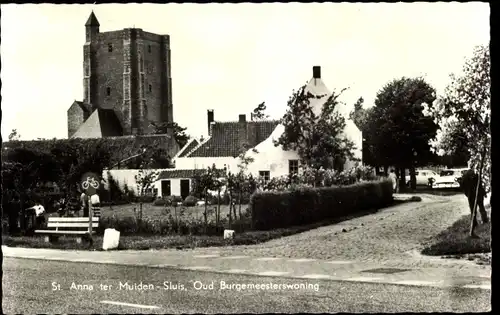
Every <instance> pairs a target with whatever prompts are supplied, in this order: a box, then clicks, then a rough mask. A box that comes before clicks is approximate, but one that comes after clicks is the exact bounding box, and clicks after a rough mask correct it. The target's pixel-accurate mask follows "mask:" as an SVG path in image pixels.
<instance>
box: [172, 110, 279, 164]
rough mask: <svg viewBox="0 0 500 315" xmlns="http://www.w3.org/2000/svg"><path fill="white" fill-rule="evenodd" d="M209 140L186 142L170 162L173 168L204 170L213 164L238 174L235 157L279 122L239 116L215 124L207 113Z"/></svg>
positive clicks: (268, 133)
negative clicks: (235, 118) (248, 119)
mask: <svg viewBox="0 0 500 315" xmlns="http://www.w3.org/2000/svg"><path fill="white" fill-rule="evenodd" d="M207 121H208V138H206V139H200V140H196V139H193V140H191V141H189V142H188V143H187V144H186V145H185V146H184V148H182V149H181V151H179V153H178V154H177V155H176V156H174V158H173V160H174V163H175V168H176V169H206V168H207V167H211V166H212V165H213V164H215V166H216V168H218V169H224V168H225V169H227V170H228V171H233V172H238V164H239V162H240V160H239V158H238V156H239V155H240V154H241V153H244V152H245V151H246V149H248V148H253V147H255V146H256V145H258V144H259V143H261V142H262V141H264V140H265V139H266V138H268V137H269V136H270V135H271V133H272V131H273V130H274V129H275V128H276V126H277V125H278V121H274V120H268V121H247V119H246V115H239V119H238V121H229V122H218V121H217V122H216V121H214V111H213V110H208V111H207Z"/></svg>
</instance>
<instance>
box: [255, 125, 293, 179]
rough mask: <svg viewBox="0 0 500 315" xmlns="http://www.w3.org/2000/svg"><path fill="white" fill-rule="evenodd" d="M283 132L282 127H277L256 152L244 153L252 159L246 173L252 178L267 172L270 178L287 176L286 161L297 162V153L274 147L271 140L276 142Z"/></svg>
mask: <svg viewBox="0 0 500 315" xmlns="http://www.w3.org/2000/svg"><path fill="white" fill-rule="evenodd" d="M283 131H284V126H283V125H281V124H280V125H278V126H277V127H276V128H275V129H274V131H273V132H272V133H271V136H269V138H267V139H266V140H264V141H263V142H261V143H259V144H258V145H257V146H256V147H255V150H256V151H257V152H254V151H253V149H250V150H248V151H247V152H246V156H248V157H252V158H253V159H254V161H253V162H252V163H250V164H249V165H248V172H249V173H251V174H252V175H253V176H259V171H269V176H270V177H271V178H272V177H279V176H283V175H288V160H299V155H298V154H297V152H295V151H285V150H283V147H282V146H281V145H280V146H278V147H275V146H274V143H273V139H276V140H277V138H278V137H279V136H280V135H281V134H282V133H283Z"/></svg>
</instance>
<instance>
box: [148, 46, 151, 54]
mask: <svg viewBox="0 0 500 315" xmlns="http://www.w3.org/2000/svg"><path fill="white" fill-rule="evenodd" d="M148 53H151V45H148Z"/></svg>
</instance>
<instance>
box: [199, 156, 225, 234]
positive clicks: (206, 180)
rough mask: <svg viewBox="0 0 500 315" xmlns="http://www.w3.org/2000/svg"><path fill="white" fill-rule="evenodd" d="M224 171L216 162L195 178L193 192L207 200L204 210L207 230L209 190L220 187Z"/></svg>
mask: <svg viewBox="0 0 500 315" xmlns="http://www.w3.org/2000/svg"><path fill="white" fill-rule="evenodd" d="M224 175H225V174H224V172H223V170H220V169H217V168H216V167H215V164H212V166H211V167H207V168H206V169H205V171H204V172H203V173H202V174H200V175H197V176H195V177H194V178H193V180H194V183H193V191H192V193H193V194H194V195H196V196H200V197H202V198H203V199H204V201H205V211H204V212H203V216H204V218H205V230H206V228H207V225H208V209H207V207H208V196H209V191H210V190H212V191H214V190H215V191H217V190H218V189H219V188H220V184H221V183H220V181H219V179H220V178H221V177H224Z"/></svg>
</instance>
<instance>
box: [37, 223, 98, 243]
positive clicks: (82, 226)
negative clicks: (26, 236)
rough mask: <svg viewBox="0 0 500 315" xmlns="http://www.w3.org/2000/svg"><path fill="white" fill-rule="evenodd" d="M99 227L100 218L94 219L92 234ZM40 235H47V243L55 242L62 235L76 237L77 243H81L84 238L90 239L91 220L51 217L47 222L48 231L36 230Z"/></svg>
mask: <svg viewBox="0 0 500 315" xmlns="http://www.w3.org/2000/svg"><path fill="white" fill-rule="evenodd" d="M98 227H99V218H98V217H92V234H94V233H95V230H96V229H97V228H98ZM35 233H38V234H47V235H46V236H45V242H47V243H48V242H55V241H57V239H58V238H59V236H61V235H72V236H76V242H77V243H81V242H82V240H83V238H84V237H88V236H89V235H90V233H89V218H88V217H87V218H85V217H83V218H82V217H76V218H60V217H50V218H49V221H48V222H47V230H35Z"/></svg>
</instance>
